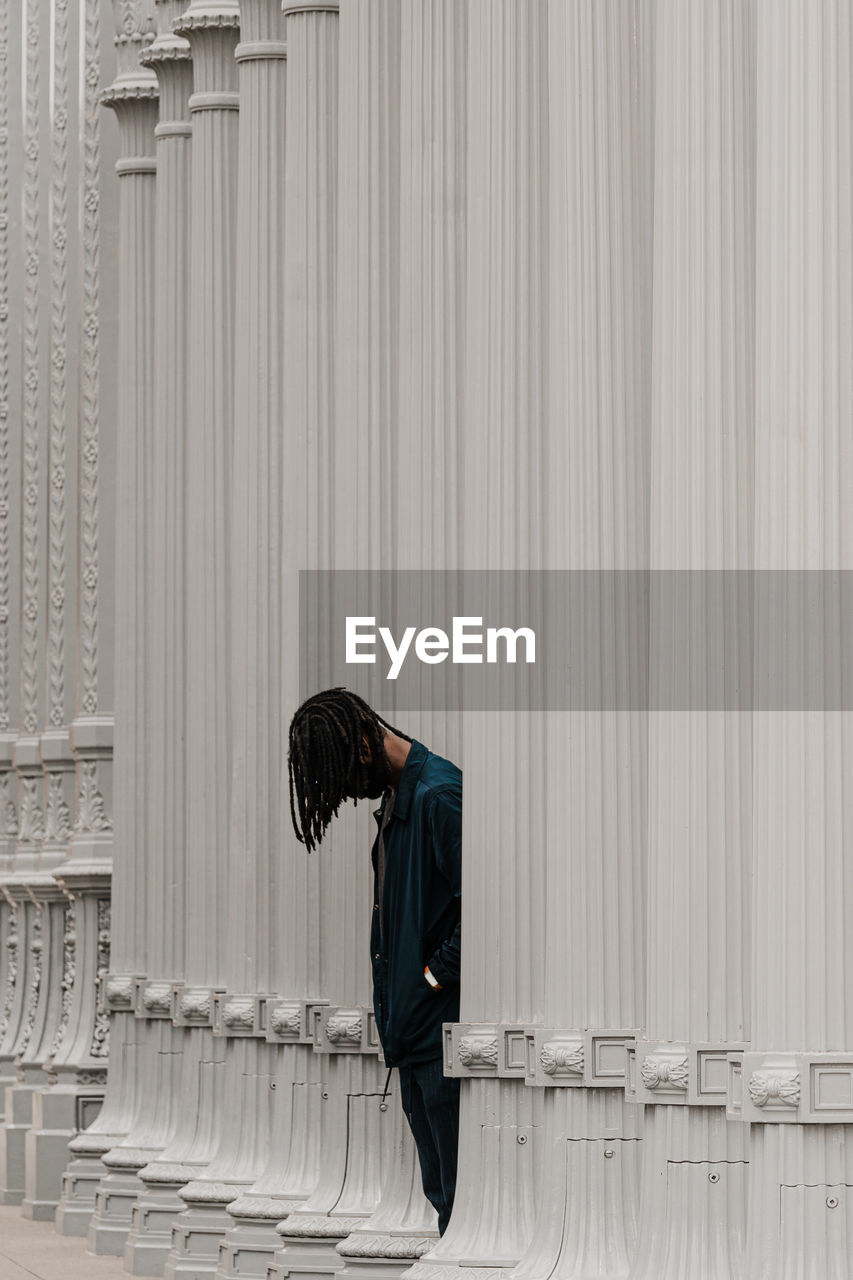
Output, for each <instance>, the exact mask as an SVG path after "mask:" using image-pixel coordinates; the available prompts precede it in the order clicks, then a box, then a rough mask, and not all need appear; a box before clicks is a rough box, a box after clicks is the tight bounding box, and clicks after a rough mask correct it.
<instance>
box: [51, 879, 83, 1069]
mask: <svg viewBox="0 0 853 1280" xmlns="http://www.w3.org/2000/svg"><path fill="white" fill-rule="evenodd" d="M64 924H65V927H64V930H63V934H62V1012H61V1013H60V1015H59V1025H58V1026H57V1028H56V1035H55V1036H54V1037H53V1044H52V1046H51V1050H50V1057H53V1055H54V1054H55V1053H56V1051H57V1049H58V1048H59V1046H60V1044H61V1043H62V1039H63V1037H64V1035H65V1032H66V1030H67V1028H68V1019H69V1016H70V1013H71V996H72V992H73V990H74V974H75V967H76V953H77V929H76V924H77V921H76V917H75V905H74V903H73V902H69V903H68V904H67V906H66V908H65V922H64Z"/></svg>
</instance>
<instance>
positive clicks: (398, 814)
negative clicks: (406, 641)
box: [394, 740, 429, 822]
mask: <svg viewBox="0 0 853 1280" xmlns="http://www.w3.org/2000/svg"><path fill="white" fill-rule="evenodd" d="M428 755H429V751H428V749H427V748H426V747H425V746H424V745H423V743H422V742H417V741H415V740H413V741H412V745H411V746H410V747H409V754H408V755H407V756H406V763H405V764H404V765H403V771H402V773H401V774H400V781H399V782H398V784H397V798H396V800H395V801H394V817H395V818H401V819H402V820H403V821H404V822H405V820H406V819H407V818H408V816H409V804H410V803H411V799H412V793H413V791H414V789H415V783H416V782H417V780H418V778H419V777H420V776H421V770H422V769H423V767H424V765H425V764H426V762H427V756H428Z"/></svg>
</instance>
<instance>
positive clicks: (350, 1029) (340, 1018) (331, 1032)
mask: <svg viewBox="0 0 853 1280" xmlns="http://www.w3.org/2000/svg"><path fill="white" fill-rule="evenodd" d="M361 1034H362V1021H361V1014H357V1013H333V1014H332V1016H331V1017H330V1018H329V1020H328V1022H327V1023H326V1037H327V1039H328V1040H330V1041H331V1043H332V1044H335V1045H345V1044H352V1045H360V1044H361Z"/></svg>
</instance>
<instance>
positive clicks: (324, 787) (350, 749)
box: [287, 687, 411, 853]
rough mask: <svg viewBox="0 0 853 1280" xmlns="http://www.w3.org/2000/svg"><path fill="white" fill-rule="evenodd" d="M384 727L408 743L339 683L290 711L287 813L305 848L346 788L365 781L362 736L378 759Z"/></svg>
mask: <svg viewBox="0 0 853 1280" xmlns="http://www.w3.org/2000/svg"><path fill="white" fill-rule="evenodd" d="M389 730H390V732H391V733H393V734H396V735H397V737H398V738H404V739H405V741H406V742H411V738H410V737H409V736H408V735H407V734H405V733H402V732H401V730H399V729H395V728H394V727H393V725H390V724H388V722H387V721H386V720H383V719H382V717H381V716H379V715H377V713H376V712H375V711H374V710H373V708H372V707H369V706H368V705H367V703H366V702H365V701H364V699H363V698H360V697H359V696H358V694H356V693H350V692H349V690H348V689H344V688H341V687H338V688H336V689H326V690H325V691H324V692H323V693H315V694H314V696H313V697H312V698H308V699H307V701H305V702H303V704H302V706H301V707H300V708H299V710H298V711H297V712H296V714H295V715H294V717H293V719H292V720H291V722H290V749H289V752H288V757H287V767H288V772H289V775H290V816H291V819H292V821H293V829H294V831H295V832H296V838H297V840H299V841H301V843H302V844H304V845H305V847H306V848H307V850H308V852H309V853H310V852H311V850H312V849H315V848H316V847H317V845H318V844H319V843H320V841H321V840H322V838H323V835H324V833H325V831H326V828H327V827H328V825H329V823H330V822H331V820H332V818H333V817H335V815H336V814H337V812H338V809H339V807H340V804H341V801H342V800H344V799H345V797H346V795H347V794H348V792H350V791H352V790H355V791H359V790H362V789H363V788H364V787H365V786H366V782H367V772H368V763H367V761H366V760H364V759H363V758H362V757H363V739H365V738H366V739H367V745H368V748H369V750H370V758H371V760H373V761H376V760H381V759H382V757H383V756H384V753H385V747H384V745H383V743H382V739H383V738H384V736H385V733H386V732H387V731H389ZM356 803H357V801H356Z"/></svg>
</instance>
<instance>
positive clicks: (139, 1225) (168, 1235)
mask: <svg viewBox="0 0 853 1280" xmlns="http://www.w3.org/2000/svg"><path fill="white" fill-rule="evenodd" d="M184 1185H185V1184H184V1183H174V1182H172V1183H154V1184H152V1183H151V1182H150V1181H148V1180H147V1179H146V1180H145V1182H144V1186H145V1190H144V1192H143V1193H142V1195H141V1196H140V1197H139V1199H138V1200H137V1201H136V1203H135V1204H134V1206H133V1210H132V1214H131V1219H132V1225H131V1228H130V1234H129V1236H128V1238H127V1241H126V1242H125V1246H124V1269H125V1271H128V1272H129V1273H130V1274H131V1275H132V1276H162V1274H163V1268H164V1267H165V1265H166V1260H167V1258H168V1257H169V1251H170V1250H171V1248H172V1230H173V1227H174V1225H175V1220H176V1218H177V1217H178V1215H179V1214H180V1213H181V1212H182V1210H183V1209H184V1202H183V1200H179V1199H178V1190H179V1188H180V1187H181V1186H184Z"/></svg>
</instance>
